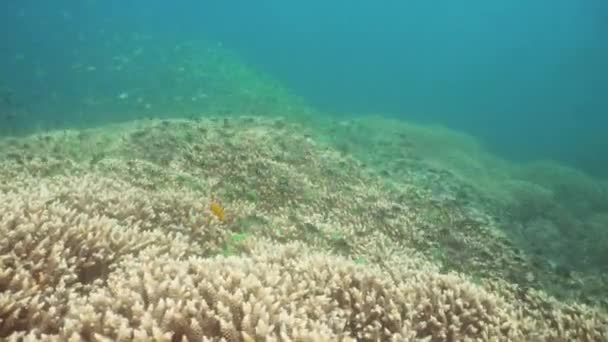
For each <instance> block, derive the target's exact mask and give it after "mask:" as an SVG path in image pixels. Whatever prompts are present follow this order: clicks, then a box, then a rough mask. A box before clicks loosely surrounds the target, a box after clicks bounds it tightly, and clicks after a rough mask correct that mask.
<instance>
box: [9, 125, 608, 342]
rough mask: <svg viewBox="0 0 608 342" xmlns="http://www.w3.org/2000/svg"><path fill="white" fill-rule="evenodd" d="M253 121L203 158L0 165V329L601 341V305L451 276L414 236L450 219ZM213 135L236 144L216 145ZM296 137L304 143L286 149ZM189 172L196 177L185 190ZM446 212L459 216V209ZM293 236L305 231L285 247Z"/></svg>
mask: <svg viewBox="0 0 608 342" xmlns="http://www.w3.org/2000/svg"><path fill="white" fill-rule="evenodd" d="M204 124H208V123H204ZM255 124H256V125H259V126H258V127H252V128H250V129H247V130H243V131H242V132H228V133H230V134H227V133H226V132H224V133H222V131H221V129H220V128H218V127H215V128H214V129H210V130H209V131H207V132H206V133H205V134H206V135H205V137H204V138H203V139H202V140H203V142H202V145H203V147H200V146H199V147H198V148H199V149H201V148H204V151H205V152H209V154H207V153H200V151H198V152H196V149H195V148H194V146H188V147H187V148H186V150H187V151H190V150H189V149H191V152H189V153H191V155H189V154H186V155H180V154H179V153H175V154H176V155H177V156H176V157H175V158H172V157H173V156H172V155H171V154H170V153H163V155H162V156H160V157H158V156H148V155H147V153H149V151H145V150H144V151H137V148H142V146H139V147H137V146H136V151H135V154H137V153H140V156H141V157H142V158H141V159H138V158H132V159H128V160H125V159H123V158H119V157H116V156H106V157H104V158H103V160H99V161H96V162H95V164H94V165H93V166H92V167H91V165H84V166H83V165H81V164H76V163H72V162H68V163H66V165H67V166H65V167H64V170H65V171H70V172H69V173H68V172H66V173H68V174H69V175H56V176H53V175H52V172H51V171H52V170H55V171H56V168H57V167H58V166H57V164H56V162H57V161H55V160H52V161H49V160H47V162H46V163H45V162H42V161H39V160H38V159H35V160H33V161H31V162H27V163H25V164H23V165H21V166H19V167H20V168H21V169H20V170H23V169H25V170H29V171H30V172H14V170H15V168H16V167H17V166H16V165H14V164H10V165H7V164H0V236H2V239H1V240H0V266H1V267H0V338H6V339H9V340H20V339H23V340H48V341H53V340H62V341H63V340H74V341H76V340H82V339H84V340H99V341H129V340H139V341H146V340H158V341H174V340H184V341H185V340H188V341H220V340H224V341H264V340H266V341H286V340H294V341H336V340H340V341H379V340H393V341H419V340H423V341H424V340H426V341H442V340H454V341H467V340H499V341H500V340H502V341H509V340H512V341H520V340H539V341H544V340H548V341H555V340H557V341H560V340H588V341H602V340H606V339H607V338H608V337H607V336H608V332H607V331H606V326H607V318H606V315H605V314H604V313H602V312H599V311H595V310H594V309H591V308H589V307H586V306H583V305H578V304H575V305H566V304H563V303H560V302H558V301H556V300H555V299H552V298H550V297H548V296H546V295H545V294H543V293H542V292H534V291H530V290H527V291H524V290H523V289H519V288H516V287H509V286H502V285H504V284H501V283H496V282H492V281H488V282H485V283H483V286H481V285H474V284H472V283H471V281H470V280H469V279H468V278H466V276H464V275H461V274H457V273H451V274H441V273H440V272H439V270H440V266H439V265H436V264H434V263H433V260H431V259H430V258H427V257H424V254H423V253H420V252H419V251H417V250H416V247H418V246H420V245H422V244H428V245H433V243H435V241H433V238H436V237H439V238H441V237H442V236H441V233H442V231H441V230H439V229H438V227H436V226H432V225H431V224H430V223H429V220H427V219H426V218H425V217H424V214H426V213H425V212H423V211H422V210H421V209H420V208H417V207H415V206H414V205H413V204H412V202H410V200H411V198H409V197H407V196H401V195H403V194H401V193H398V194H397V195H388V194H387V193H386V192H385V191H384V190H382V188H381V187H380V186H379V184H378V182H376V181H374V180H373V179H372V178H370V177H367V176H365V175H364V174H363V172H362V171H358V170H349V173H348V174H340V173H339V172H337V171H336V170H337V169H338V168H339V167H345V168H355V166H354V164H353V163H352V162H351V161H348V160H347V159H345V158H342V157H339V156H336V154H335V153H334V152H331V151H327V152H322V151H318V150H317V148H316V147H315V144H314V143H312V142H310V141H307V140H305V139H303V140H298V139H299V138H297V139H293V140H290V139H288V138H287V135H271V134H270V133H269V132H271V131H272V129H270V128H269V127H268V125H266V124H261V123H259V122H255ZM202 125H203V124H201V126H202ZM214 125H215V126H218V125H220V126H221V124H217V123H216V124H214ZM212 126H213V125H212ZM198 128H200V127H198ZM201 132H202V131H201ZM226 136H229V137H228V138H227V137H226ZM234 136H236V137H235V138H234V139H233V138H230V137H234ZM239 139H241V140H240V141H241V142H240V143H233V140H236V141H239ZM217 140H220V141H221V142H223V143H226V144H228V143H230V144H232V145H230V148H229V149H228V148H226V149H222V148H220V149H217V148H216V141H217ZM295 140H297V143H298V144H299V146H298V149H299V150H298V152H297V153H295V154H289V153H286V152H285V150H283V149H281V148H277V147H276V146H280V145H281V144H286V143H292V142H294V141H295ZM243 142H246V143H243ZM127 147H128V148H131V147H133V146H132V145H128V146H127ZM127 147H125V148H127ZM117 149H118V150H120V147H117ZM165 152H167V151H165ZM195 152H196V153H195ZM157 157H158V158H159V160H158V161H156V160H155V159H154V158H157ZM146 158H147V159H146ZM157 162H158V163H157ZM28 163H30V164H28ZM159 163H166V164H163V165H164V166H161V164H159ZM201 163H206V164H205V167H200V166H198V165H200V164H201ZM34 164H35V165H34ZM11 170H12V171H11ZM350 171H352V172H350ZM184 179H186V180H187V181H188V182H191V181H194V180H196V181H197V183H195V185H197V186H200V187H201V188H200V189H199V190H197V191H194V190H190V189H189V188H188V187H187V186H184V184H183V180H184ZM228 182H233V183H230V184H227V183H228ZM248 184H255V186H256V188H255V189H256V191H258V192H257V196H259V198H257V199H256V200H243V199H242V198H236V199H234V198H232V199H230V200H226V201H225V202H223V204H224V205H225V206H226V215H227V216H226V220H225V221H226V222H222V221H219V220H217V219H214V216H213V214H212V213H211V212H210V210H209V204H210V203H211V201H212V198H213V196H215V195H219V196H226V195H234V194H235V193H236V194H239V195H242V194H243V193H244V192H245V191H246V190H247V186H248ZM223 187H225V188H228V187H232V188H231V189H232V190H231V191H232V192H227V191H222V188H223ZM305 191H311V193H312V194H314V196H308V197H307V196H306V195H304V194H303V192H305ZM404 191H405V193H406V194H410V193H409V191H413V190H412V189H409V188H408V189H406V190H404ZM412 197H416V198H423V197H424V194H418V193H416V194H412ZM288 200H289V201H288ZM438 214H439V215H445V216H446V219H445V221H444V222H449V223H450V224H451V223H454V224H456V223H458V222H461V221H462V220H463V219H466V218H467V217H464V215H463V214H462V213H461V212H459V211H456V210H452V211H450V210H448V211H447V212H439V213H438ZM245 220H252V221H254V224H252V225H251V226H248V227H247V228H248V229H249V232H248V235H247V238H246V240H245V241H242V242H239V244H238V248H235V249H234V250H231V251H230V253H226V254H233V255H232V256H217V255H218V252H220V250H221V246H222V244H224V243H226V241H229V237H230V236H231V233H232V232H233V231H237V232H238V231H240V229H243V228H244V224H243V223H242V222H243V221H245ZM460 228H462V229H463V230H458V231H457V232H455V234H454V235H453V238H455V239H458V241H456V242H458V243H461V244H462V246H463V247H466V246H471V248H475V249H478V250H482V251H486V252H487V251H489V252H496V253H497V254H500V255H498V256H497V257H496V259H501V258H506V259H507V261H509V262H512V260H513V259H514V257H513V256H512V255H510V254H508V253H506V252H505V251H504V250H503V249H500V248H501V246H500V244H499V243H498V242H500V236H495V234H493V233H492V232H491V230H489V229H485V228H484V229H480V228H479V227H477V226H476V225H475V224H474V223H466V225H464V226H463V227H459V229H460ZM480 233H481V234H480ZM252 235H260V236H266V237H268V238H270V239H264V238H254V237H253V236H252ZM285 239H297V240H301V241H304V242H305V243H304V242H301V243H288V244H285V243H281V242H279V241H284V240H285ZM497 241H498V242H497ZM495 242H496V243H495ZM484 243H486V244H484ZM489 246H490V247H489ZM336 254H340V255H343V256H337V255H336ZM214 255H215V256H214ZM344 255H348V257H344ZM350 257H352V258H355V257H356V258H358V259H357V260H358V261H357V262H358V263H359V264H358V263H355V262H354V261H352V260H350V259H349V258H350ZM488 264H491V261H490V262H486V263H485V264H484V265H488ZM517 265H518V264H513V268H515V267H516V266H517Z"/></svg>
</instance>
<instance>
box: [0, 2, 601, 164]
mask: <svg viewBox="0 0 608 342" xmlns="http://www.w3.org/2000/svg"><path fill="white" fill-rule="evenodd" d="M2 7H3V10H2V12H1V13H2V14H1V16H2V20H1V21H0V25H1V30H0V31H1V34H2V42H3V46H2V50H1V51H2V52H1V55H0V72H1V75H2V79H0V82H1V83H0V85H1V86H2V89H4V91H3V94H4V95H3V97H4V98H5V101H4V104H3V106H4V107H7V106H9V104H7V103H6V102H8V101H7V100H6V99H7V98H8V97H10V106H11V107H12V108H15V107H20V108H21V109H20V110H21V111H27V112H32V113H34V114H31V115H34V116H37V115H41V114H40V113H41V112H43V111H45V110H46V111H49V112H52V113H49V114H48V115H49V117H46V118H44V121H45V122H47V121H48V122H50V123H52V125H62V124H64V123H65V124H68V125H69V124H70V123H72V124H73V123H74V122H75V121H84V122H92V121H96V120H97V118H94V117H93V116H92V115H91V112H92V111H91V110H90V108H89V109H87V110H83V109H82V108H78V105H76V103H78V102H82V101H88V103H97V102H96V101H98V100H99V99H97V96H101V95H110V94H112V95H114V94H120V93H122V92H124V91H125V90H124V89H131V88H141V89H147V91H149V92H163V93H165V94H169V93H171V92H172V91H175V93H184V91H181V90H182V89H180V90H179V91H176V90H175V88H176V87H177V85H176V84H175V78H176V77H175V74H174V72H175V70H171V69H170V68H169V67H170V66H171V65H172V64H178V60H179V58H180V57H184V55H185V53H184V52H181V51H176V50H175V47H176V45H179V44H183V43H184V42H188V41H193V40H200V39H208V40H209V41H212V42H214V43H221V44H222V46H223V47H225V48H228V49H230V50H231V51H234V52H235V53H236V54H238V55H239V57H240V58H242V59H243V60H244V61H245V62H246V63H248V64H249V65H251V66H253V67H255V68H257V69H258V70H260V71H262V72H264V73H267V74H268V75H270V76H271V77H273V78H275V79H276V80H278V81H279V82H282V84H284V85H285V86H287V87H288V88H290V89H292V90H293V92H294V93H295V94H297V95H298V96H302V97H304V98H305V100H306V101H308V103H310V104H311V105H314V106H316V107H317V108H319V109H320V110H322V111H323V112H331V113H335V114H338V115H341V116H353V115H361V114H367V113H383V115H387V116H388V115H391V116H397V117H403V118H406V119H408V120H414V121H420V122H428V123H439V124H444V125H447V126H449V127H452V128H455V129H459V130H464V131H466V132H469V133H471V134H473V135H475V136H477V137H479V138H480V139H482V140H483V141H485V142H486V143H487V144H488V145H489V146H490V147H491V148H492V149H493V150H494V151H496V152H498V153H500V154H501V155H503V156H505V157H509V158H512V159H516V160H530V159H545V158H551V159H558V160H561V161H564V162H566V163H568V164H570V165H573V166H575V167H578V168H580V169H583V170H585V171H587V172H590V173H593V174H595V175H601V176H606V174H607V173H608V171H607V170H608V166H607V165H608V159H607V158H608V157H606V155H607V154H606V153H603V151H604V149H605V148H606V147H607V144H608V143H607V142H606V139H605V137H604V135H605V130H606V127H607V126H608V115H607V113H608V102H607V101H608V100H606V97H605V96H604V94H605V93H606V90H607V89H608V66H607V62H606V61H607V60H608V43H607V42H608V40H606V39H605V37H606V34H607V32H608V23H607V22H608V20H607V19H606V18H607V16H608V14H607V12H608V10H607V9H606V5H605V4H604V3H603V2H601V1H599V0H594V1H568V0H558V1H551V2H549V1H532V2H530V1H523V0H517V1H510V2H502V3H498V4H497V3H489V2H484V1H474V2H469V3H467V4H466V5H464V4H461V3H452V2H447V1H439V2H426V1H409V2H407V3H405V4H404V3H403V2H400V1H388V2H383V4H382V5H378V4H377V3H376V2H372V1H358V2H356V3H351V2H346V1H339V2H333V3H332V4H331V5H328V4H326V2H315V1H312V2H310V1H308V2H305V3H300V4H291V3H286V2H281V1H262V2H259V3H257V2H256V3H251V4H243V3H240V2H235V1H228V2H219V1H211V2H206V3H205V4H201V3H199V2H194V1H186V2H180V4H178V5H175V4H172V5H167V4H165V3H163V2H161V1H152V2H150V1H147V2H143V1H142V2H138V1H131V2H129V3H128V4H125V3H124V2H120V1H109V2H108V1H103V2H102V1H82V2H79V3H74V2H70V1H59V2H53V3H52V4H40V3H39V2H35V1H25V2H13V1H9V2H5V3H4V4H3V5H2ZM120 61H123V62H125V63H123V64H124V65H123V66H122V69H116V68H118V67H119V66H120V65H119V64H120ZM78 71H81V73H80V74H77V72H78ZM87 71H88V73H87ZM202 82H203V83H205V84H209V83H208V82H206V80H203V81H202ZM200 83H201V81H200V80H192V83H190V84H187V85H185V84H182V85H181V86H182V87H183V89H192V88H194V87H197V84H200ZM199 88H200V87H199ZM141 92H142V91H141V90H140V93H141ZM7 93H8V94H10V95H7ZM190 93H193V91H190ZM203 93H204V92H203ZM129 95H131V96H133V95H132V94H129ZM189 95H191V94H186V95H184V96H189ZM176 96H180V95H176ZM83 97H84V98H85V99H84V100H83ZM173 97H175V96H173ZM172 100H174V99H172V98H171V96H167V99H166V101H165V102H164V103H165V104H166V105H167V106H168V107H171V103H170V102H171V101H172ZM106 102H107V101H106ZM123 102H124V101H123ZM174 102H175V101H174ZM105 105H109V104H108V103H105ZM144 106H145V104H144ZM158 107H159V105H158V104H157V105H156V108H158ZM174 107H178V108H183V107H184V105H183V104H177V105H176V106H174ZM115 109H116V110H115V111H114V110H111V111H105V110H103V112H105V113H106V114H105V115H110V113H109V112H113V113H112V114H111V115H110V116H112V117H116V118H114V119H121V118H122V119H124V118H128V117H131V116H138V115H139V114H138V108H135V109H134V110H133V111H130V112H132V113H131V114H126V113H125V112H126V110H125V108H124V106H122V104H121V103H120V102H119V103H118V105H117V107H116V108H115ZM129 109H130V108H129ZM5 111H6V110H5ZM83 111H86V112H87V113H88V114H83ZM117 111H121V112H122V113H121V114H118V113H116V112H117ZM161 111H165V109H163V110H159V112H161ZM165 112H166V111H165ZM86 115H88V118H85V119H83V118H82V116H86ZM100 120H101V121H103V120H104V118H101V119H100ZM8 121H9V123H7V125H14V126H17V127H22V126H29V125H30V124H31V122H30V121H31V120H30V121H28V122H22V121H20V120H15V119H9V120H8ZM16 121H18V122H16Z"/></svg>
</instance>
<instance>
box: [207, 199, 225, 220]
mask: <svg viewBox="0 0 608 342" xmlns="http://www.w3.org/2000/svg"><path fill="white" fill-rule="evenodd" d="M209 209H211V212H212V213H213V215H215V217H217V219H218V220H220V221H221V222H224V218H225V214H224V207H223V206H222V205H221V204H220V202H218V201H216V200H213V201H211V204H210V205H209Z"/></svg>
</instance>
